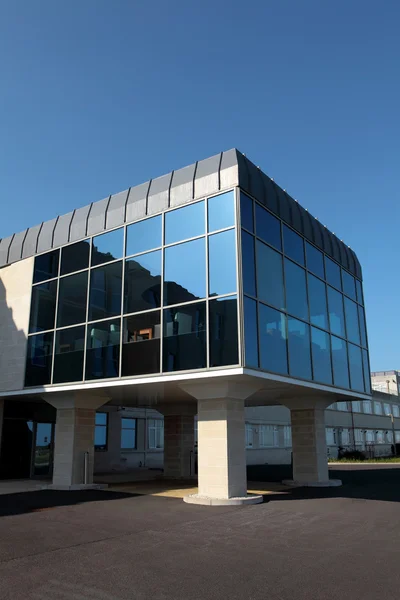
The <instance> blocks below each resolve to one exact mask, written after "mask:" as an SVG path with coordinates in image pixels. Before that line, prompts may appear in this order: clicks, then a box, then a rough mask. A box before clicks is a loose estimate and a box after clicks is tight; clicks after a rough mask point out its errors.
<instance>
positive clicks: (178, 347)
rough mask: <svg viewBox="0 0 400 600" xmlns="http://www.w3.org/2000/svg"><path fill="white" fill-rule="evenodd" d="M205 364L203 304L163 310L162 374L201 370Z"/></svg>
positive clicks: (204, 314) (204, 307)
mask: <svg viewBox="0 0 400 600" xmlns="http://www.w3.org/2000/svg"><path fill="white" fill-rule="evenodd" d="M206 365H207V361H206V305H205V302H199V303H197V304H187V305H186V306H179V307H177V308H168V309H166V310H165V311H164V343H163V371H164V372H166V371H167V372H170V371H182V370H188V369H202V368H205V367H206Z"/></svg>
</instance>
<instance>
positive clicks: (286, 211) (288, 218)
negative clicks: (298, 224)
mask: <svg viewBox="0 0 400 600" xmlns="http://www.w3.org/2000/svg"><path fill="white" fill-rule="evenodd" d="M275 188H276V195H277V197H278V206H279V212H280V216H281V219H283V221H285V223H287V224H288V225H291V224H292V215H291V214H290V206H289V203H288V199H287V196H286V194H285V192H284V191H283V189H282V188H281V187H279V185H276V184H275Z"/></svg>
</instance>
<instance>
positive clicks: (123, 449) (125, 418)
mask: <svg viewBox="0 0 400 600" xmlns="http://www.w3.org/2000/svg"><path fill="white" fill-rule="evenodd" d="M124 420H125V421H128V420H129V421H133V422H134V427H124V425H123V422H124ZM137 421H138V419H137V418H136V417H121V453H122V452H135V451H136V450H137V449H138V448H137ZM123 431H134V434H135V444H134V446H132V447H129V448H123V447H122V432H123Z"/></svg>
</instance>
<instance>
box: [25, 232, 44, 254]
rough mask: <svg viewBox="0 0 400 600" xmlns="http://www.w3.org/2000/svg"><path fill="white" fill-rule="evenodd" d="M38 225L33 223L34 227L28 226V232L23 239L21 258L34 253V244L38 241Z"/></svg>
mask: <svg viewBox="0 0 400 600" xmlns="http://www.w3.org/2000/svg"><path fill="white" fill-rule="evenodd" d="M41 226H42V225H41V224H40V225H35V227H30V228H29V229H28V233H27V234H26V238H25V241H24V246H23V248H22V258H28V257H29V256H33V255H34V254H36V246H37V243H38V236H39V232H40V228H41Z"/></svg>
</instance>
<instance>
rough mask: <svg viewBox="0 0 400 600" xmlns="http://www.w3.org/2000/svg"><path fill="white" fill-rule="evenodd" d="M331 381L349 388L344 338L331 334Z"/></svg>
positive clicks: (338, 385)
mask: <svg viewBox="0 0 400 600" xmlns="http://www.w3.org/2000/svg"><path fill="white" fill-rule="evenodd" d="M331 342H332V367H333V383H334V385H336V386H337V387H341V388H349V387H350V385H349V365H348V362H347V344H346V342H345V341H344V340H341V339H339V338H337V337H334V336H332V338H331Z"/></svg>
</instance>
